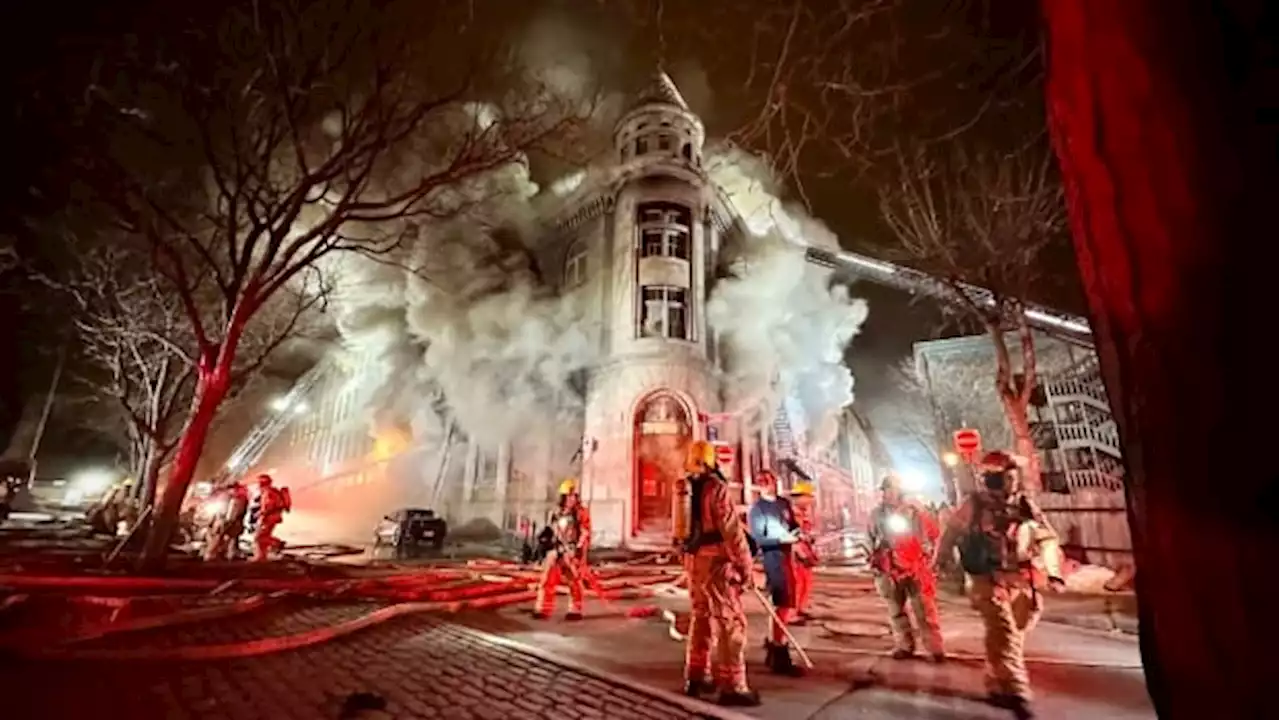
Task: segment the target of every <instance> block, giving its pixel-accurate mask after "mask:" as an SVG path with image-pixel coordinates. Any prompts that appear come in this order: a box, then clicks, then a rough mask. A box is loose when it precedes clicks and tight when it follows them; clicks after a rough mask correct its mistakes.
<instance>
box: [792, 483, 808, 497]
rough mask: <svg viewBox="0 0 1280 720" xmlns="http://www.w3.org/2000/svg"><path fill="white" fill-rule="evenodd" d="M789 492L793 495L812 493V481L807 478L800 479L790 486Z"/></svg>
mask: <svg viewBox="0 0 1280 720" xmlns="http://www.w3.org/2000/svg"><path fill="white" fill-rule="evenodd" d="M791 494H792V495H793V496H795V495H813V483H811V482H809V481H807V480H801V481H800V482H798V483H796V484H795V485H792V486H791Z"/></svg>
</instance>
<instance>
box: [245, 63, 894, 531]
mask: <svg viewBox="0 0 1280 720" xmlns="http://www.w3.org/2000/svg"><path fill="white" fill-rule="evenodd" d="M704 140H705V131H704V129H703V125H702V122H701V120H700V119H699V118H698V117H697V116H696V115H695V114H694V113H693V112H691V111H690V109H689V107H688V105H687V104H686V103H685V101H684V99H683V98H682V97H681V96H680V93H679V91H678V90H677V89H676V87H675V85H674V84H673V83H672V82H671V80H670V78H668V77H667V76H666V75H665V74H663V73H658V74H656V75H655V76H654V77H653V79H652V82H651V83H650V84H649V85H648V86H647V87H646V88H644V89H643V90H642V91H641V92H640V93H638V94H637V95H635V96H634V98H633V99H632V102H631V103H630V106H629V109H628V110H627V111H626V112H625V113H624V114H623V116H622V117H621V119H620V120H619V121H618V123H617V124H616V126H615V132H614V152H615V158H614V160H615V162H616V166H615V167H612V168H609V169H608V171H606V172H594V173H590V174H588V175H587V176H586V177H587V180H586V181H584V182H583V183H582V184H581V185H580V186H579V187H577V188H576V189H575V190H574V191H573V193H572V195H571V196H570V197H569V199H568V200H566V201H565V202H564V203H561V207H560V208H559V209H558V210H557V211H556V212H555V213H554V215H553V216H550V217H547V218H544V228H545V231H544V236H543V240H542V241H541V242H540V243H539V244H538V245H537V247H536V248H535V252H536V255H537V260H538V262H539V265H540V267H541V268H542V269H543V271H544V275H550V280H551V282H552V283H553V284H554V285H556V287H557V290H558V291H559V292H560V293H562V294H577V295H578V296H579V297H580V298H581V299H582V301H583V304H584V306H585V307H586V308H587V311H586V315H585V317H584V318H583V320H582V322H583V327H584V329H585V330H586V332H588V334H589V336H590V339H591V342H593V343H596V345H597V348H598V353H597V356H598V358H599V360H598V362H596V364H595V365H594V366H593V367H591V368H590V369H589V370H588V371H587V372H586V373H585V374H584V376H583V377H582V378H581V383H579V385H580V387H578V388H573V389H566V392H580V397H579V398H578V400H580V401H581V406H582V407H583V411H582V413H581V415H580V417H579V418H577V420H576V422H572V421H571V422H570V423H569V424H570V425H572V426H573V427H568V428H566V427H564V426H563V424H561V425H560V426H557V427H556V428H554V430H555V431H554V432H553V431H552V428H550V427H530V428H528V431H527V432H526V433H523V434H521V436H520V437H518V438H514V439H512V440H509V441H507V442H502V443H493V442H487V440H490V439H488V438H483V437H467V436H466V434H465V433H464V432H463V431H462V429H461V428H459V427H458V426H457V424H456V423H454V422H453V421H452V420H451V418H450V413H449V408H448V405H447V402H445V401H444V399H443V398H423V399H422V401H423V402H424V403H435V404H436V405H437V409H438V412H437V415H438V418H439V423H438V426H437V427H433V428H414V429H412V430H411V429H409V428H407V427H396V426H383V427H379V428H377V430H376V432H372V433H371V432H370V424H369V421H368V417H367V413H366V412H365V408H366V407H367V404H368V402H369V398H368V397H364V396H362V393H366V392H368V388H369V387H373V386H377V385H382V384H385V383H383V382H381V380H383V379H384V378H380V377H379V373H386V372H387V371H388V370H387V367H388V366H387V365H386V363H384V362H383V361H382V359H380V358H378V357H375V356H372V355H367V356H361V355H359V354H353V353H351V352H350V351H343V352H334V353H332V354H331V356H329V357H327V358H326V359H325V360H324V361H322V362H321V363H320V364H318V365H317V366H316V367H315V368H313V369H312V371H311V372H309V373H308V374H307V375H306V376H304V378H303V379H302V380H301V381H299V383H298V385H297V386H296V387H295V388H294V389H293V390H292V391H291V392H290V393H289V394H288V395H287V396H285V397H283V398H280V399H279V401H278V402H277V403H276V407H274V408H273V410H272V411H271V412H270V413H268V415H267V416H266V417H264V418H262V420H261V421H260V423H259V426H258V427H257V428H256V429H255V430H254V431H253V432H251V433H250V434H249V436H248V437H246V438H245V440H244V441H243V443H242V444H241V447H240V448H239V449H238V450H237V451H236V452H235V453H234V454H233V455H232V456H231V457H230V458H229V459H228V461H227V463H226V464H227V466H228V468H229V469H230V470H231V471H232V472H247V471H251V470H254V469H257V470H262V469H273V470H274V471H275V472H276V473H277V474H280V475H282V476H283V480H284V481H285V482H287V483H289V484H290V485H291V486H292V488H293V496H294V501H295V506H296V508H297V509H296V510H295V513H294V515H293V516H291V518H290V522H289V523H286V525H285V526H282V532H285V533H286V534H289V533H290V532H292V533H294V534H295V539H296V538H297V537H306V538H308V539H321V538H325V539H329V540H335V539H339V538H336V537H333V535H334V533H335V530H334V528H335V527H340V528H344V529H345V530H344V531H343V532H339V533H338V534H339V535H345V536H350V537H345V538H344V539H349V540H352V541H360V540H366V539H367V532H366V531H365V530H364V529H362V528H368V527H372V524H373V522H374V521H375V520H376V519H377V517H378V516H379V515H381V514H385V513H387V512H390V511H392V510H394V509H396V508H397V507H403V506H409V505H416V506H422V507H431V508H433V509H436V510H437V512H441V513H443V514H444V515H445V516H446V517H447V518H448V519H449V520H450V522H451V524H453V525H454V526H455V527H457V526H471V527H483V528H490V529H493V530H496V531H498V532H507V533H511V532H521V531H523V530H524V529H526V528H527V527H528V525H529V523H530V522H541V521H542V519H543V518H545V517H546V514H547V512H548V510H549V508H550V506H551V503H552V502H553V500H554V494H555V489H556V486H557V485H558V483H559V480H560V479H561V478H562V477H563V476H566V475H573V476H578V477H580V478H581V492H582V496H583V499H584V500H585V501H586V502H587V504H588V505H589V506H590V508H591V511H592V517H593V526H594V536H595V541H596V543H597V544H599V545H602V546H616V547H626V548H632V549H666V548H669V547H670V546H671V536H672V531H673V517H674V513H675V512H676V511H677V508H678V507H679V503H680V497H679V495H678V492H679V491H678V488H679V483H678V479H679V478H680V477H682V476H683V473H684V470H683V464H684V459H685V451H686V448H687V446H688V444H689V443H690V442H691V441H694V440H701V439H707V440H711V441H713V442H715V443H716V444H717V446H718V447H719V448H720V449H721V452H722V458H723V460H724V463H723V467H724V469H725V472H726V474H727V475H728V476H729V478H730V479H731V480H732V481H733V482H734V483H735V484H736V485H737V487H739V488H740V489H741V492H742V500H743V502H744V503H745V502H748V501H750V499H751V495H752V493H751V491H750V489H749V488H750V482H743V481H744V479H749V478H750V477H751V476H752V475H753V474H754V472H755V471H758V470H759V469H761V468H764V467H772V468H777V469H779V471H780V475H782V476H783V477H785V478H787V480H786V482H788V483H790V482H794V478H793V477H792V473H790V472H787V471H786V468H785V467H784V465H785V463H784V462H783V461H784V460H787V459H792V460H797V461H798V465H799V466H802V467H806V468H807V471H806V472H807V473H808V474H810V475H811V476H813V477H814V478H815V479H816V480H817V485H818V487H819V496H820V507H821V508H822V513H823V522H824V525H827V526H833V525H839V524H841V523H846V524H847V523H851V522H854V521H856V520H857V519H858V518H859V516H860V514H861V513H864V512H865V509H866V507H867V502H868V499H867V488H868V487H869V485H868V483H869V482H870V481H871V478H872V477H873V476H874V475H875V473H876V463H878V462H880V460H878V459H875V458H874V457H873V447H874V445H873V443H872V441H871V440H870V439H869V437H870V436H869V434H868V426H867V424H866V423H865V421H864V420H862V419H861V418H860V416H857V415H856V414H853V413H849V414H846V415H845V418H844V420H843V421H842V422H841V423H840V425H841V436H840V438H839V439H838V441H837V442H836V443H835V444H834V446H833V448H832V449H831V450H830V451H829V452H827V453H826V454H821V455H819V454H816V453H813V452H810V451H809V449H808V445H807V444H806V443H805V441H804V437H803V435H804V432H803V428H799V427H793V426H794V425H795V422H794V420H795V418H797V417H800V416H801V415H802V413H798V412H796V410H797V409H796V408H795V407H794V406H792V405H790V404H789V403H784V404H783V407H781V408H778V409H777V412H776V419H775V421H774V422H772V423H770V422H760V421H758V420H755V421H747V420H746V419H745V418H744V416H742V415H731V414H727V413H725V412H724V409H725V408H726V407H733V406H735V403H734V402H733V400H734V398H732V397H729V396H728V394H727V393H728V388H726V387H724V386H723V384H722V382H721V376H722V373H721V372H720V370H721V367H722V360H721V356H720V348H719V346H718V342H717V338H716V335H715V332H714V331H713V329H712V328H711V327H709V325H708V322H707V315H706V304H707V299H708V294H709V291H710V288H711V286H712V285H713V284H714V276H715V270H716V268H717V264H718V262H719V261H720V259H721V258H720V256H721V250H722V248H725V247H726V246H728V245H729V244H730V243H731V242H732V241H733V239H734V236H735V234H736V233H741V232H744V230H743V229H742V224H741V222H740V221H739V219H738V218H737V217H736V215H735V213H734V211H733V209H732V208H731V207H730V206H729V205H728V204H727V203H726V201H725V199H724V194H723V192H721V191H720V189H719V188H717V187H715V186H714V184H713V183H712V182H711V181H710V179H709V178H708V176H707V173H706V172H705V171H704V169H703V144H704ZM547 269H551V270H552V272H550V273H547ZM823 272H825V271H823ZM370 380H376V381H378V382H369V381H370ZM750 414H751V415H754V416H757V417H758V416H759V415H760V412H759V409H753V410H752V412H751V413H750ZM765 417H768V415H767V414H766V415H765ZM548 425H549V423H548ZM823 450H824V451H825V450H826V449H825V448H824V449H823ZM786 467H791V466H789V465H788V466H786Z"/></svg>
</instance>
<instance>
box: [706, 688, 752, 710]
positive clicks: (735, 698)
mask: <svg viewBox="0 0 1280 720" xmlns="http://www.w3.org/2000/svg"><path fill="white" fill-rule="evenodd" d="M716 704H717V705H722V706H724V707H759V706H760V693H758V692H756V691H755V690H721V691H720V697H719V698H717V699H716Z"/></svg>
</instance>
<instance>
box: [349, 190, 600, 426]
mask: <svg viewBox="0 0 1280 720" xmlns="http://www.w3.org/2000/svg"><path fill="white" fill-rule="evenodd" d="M486 181H487V184H488V187H486V188H485V191H484V192H485V193H486V194H487V196H488V197H490V198H492V199H491V200H490V201H488V202H484V203H481V204H480V205H477V206H476V207H475V208H473V209H472V210H470V211H469V212H467V213H466V214H465V215H463V216H460V217H458V218H456V219H453V220H451V221H449V222H447V223H445V224H443V225H441V226H439V227H436V228H434V229H432V230H430V231H429V232H428V233H427V235H428V237H427V238H426V240H425V241H421V242H419V243H418V244H417V245H416V247H415V248H414V249H413V251H412V252H411V253H410V254H409V255H408V256H407V257H406V258H404V260H403V263H404V264H403V267H394V266H388V265H384V264H379V263H377V262H375V261H373V260H369V259H358V260H356V261H354V262H353V263H352V266H353V267H352V268H351V269H350V275H349V277H351V278H352V280H351V281H349V282H348V283H347V285H348V286H349V287H352V288H362V289H363V290H360V291H352V292H349V293H348V294H347V296H346V297H344V299H343V300H344V302H343V303H342V304H343V307H344V313H343V317H342V320H341V322H340V326H341V328H342V330H343V334H344V336H345V338H346V340H347V342H348V344H349V345H350V346H351V347H352V349H353V350H356V351H357V352H359V353H361V354H362V355H369V356H371V355H375V354H376V355H377V356H379V357H380V358H383V360H381V364H382V366H383V368H382V369H383V370H385V373H381V377H382V379H383V382H384V383H386V381H388V380H390V379H392V378H394V379H395V384H394V386H391V385H390V384H389V383H387V384H384V385H383V387H381V388H380V390H379V391H378V392H377V394H376V395H375V396H374V397H373V399H372V402H371V406H372V407H374V408H377V409H379V410H380V417H381V418H382V421H383V422H407V423H409V424H410V426H411V427H412V429H413V431H414V435H415V439H422V438H421V436H424V435H426V436H432V435H437V434H438V433H439V432H440V429H439V428H440V423H439V419H438V416H439V414H440V412H441V410H442V409H443V408H446V407H447V409H448V414H449V415H451V416H452V417H453V418H454V419H455V420H456V421H457V423H458V425H459V426H460V428H461V429H462V430H463V431H464V432H465V433H466V434H467V435H468V436H470V437H472V438H474V439H475V440H477V441H481V442H485V443H490V444H492V445H493V446H496V445H497V444H499V443H502V442H505V441H508V440H510V439H511V438H513V437H515V436H516V435H517V434H519V433H521V432H522V431H524V430H526V429H527V428H529V427H533V426H535V425H541V424H544V423H548V422H554V421H555V420H556V419H557V417H558V416H562V415H564V414H566V413H571V412H573V410H574V409H575V408H574V405H575V403H574V401H575V400H576V399H577V398H576V395H575V394H574V393H573V392H571V391H569V381H570V379H571V377H572V376H573V374H574V373H575V372H577V371H578V370H581V369H583V368H585V367H587V366H588V365H590V363H591V362H592V360H593V357H594V356H593V352H594V346H593V344H592V343H591V342H590V338H589V337H588V334H587V333H586V331H585V330H584V328H583V323H582V312H581V308H580V307H579V301H578V300H577V298H576V296H572V295H566V296H561V295H557V294H555V293H554V292H553V291H552V290H551V288H550V287H549V285H548V284H546V283H544V282H543V280H542V277H541V274H540V271H539V268H538V266H537V263H536V262H535V260H534V256H533V253H532V252H531V251H530V249H529V246H528V245H527V242H528V241H529V239H530V235H531V234H532V230H533V226H532V222H533V217H534V213H535V211H536V209H535V208H534V206H533V204H532V203H533V199H534V197H535V195H536V194H537V191H538V187H537V185H535V184H533V183H532V182H531V181H530V179H529V177H528V172H527V169H526V168H524V167H523V166H521V165H513V166H508V167H505V168H502V169H500V170H498V171H495V172H492V173H489V174H488V175H487V176H486ZM360 276H363V278H362V280H363V281H357V280H355V278H357V277H360ZM406 380H408V382H409V383H410V385H409V386H406V384H405V383H406Z"/></svg>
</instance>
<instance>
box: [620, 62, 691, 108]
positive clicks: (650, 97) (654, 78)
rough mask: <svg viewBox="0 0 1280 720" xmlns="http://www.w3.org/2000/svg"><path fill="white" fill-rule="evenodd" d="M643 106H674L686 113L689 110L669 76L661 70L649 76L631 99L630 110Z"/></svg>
mask: <svg viewBox="0 0 1280 720" xmlns="http://www.w3.org/2000/svg"><path fill="white" fill-rule="evenodd" d="M644 105H674V106H675V107H678V108H680V109H681V110H685V111H687V110H688V109H689V104H688V103H686V102H685V101H684V97H683V96H682V95H680V91H679V90H678V89H676V84H675V83H674V82H672V81H671V76H670V75H667V74H666V73H665V72H663V71H662V70H655V71H654V73H653V74H652V75H650V76H649V81H648V82H646V83H645V84H644V86H643V87H641V89H640V92H638V93H636V94H635V95H634V96H633V97H632V98H631V108H630V109H632V110H634V109H636V108H638V107H642V106H644Z"/></svg>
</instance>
